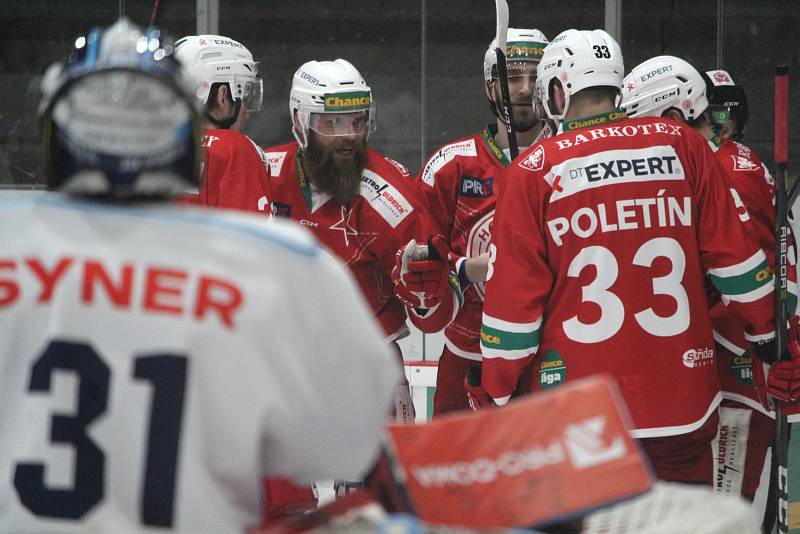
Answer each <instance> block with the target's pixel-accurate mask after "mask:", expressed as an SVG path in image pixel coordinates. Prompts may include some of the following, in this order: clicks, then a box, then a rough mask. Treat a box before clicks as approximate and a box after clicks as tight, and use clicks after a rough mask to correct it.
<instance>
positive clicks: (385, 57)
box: [0, 0, 800, 187]
mask: <svg viewBox="0 0 800 534" xmlns="http://www.w3.org/2000/svg"><path fill="white" fill-rule="evenodd" d="M121 6H122V7H123V9H124V11H125V13H126V14H127V15H128V16H129V17H130V18H131V19H132V20H133V21H134V22H136V23H138V24H140V25H145V24H147V22H148V21H149V19H150V12H151V10H152V1H151V0H147V1H142V0H138V1H131V0H128V1H120V0H83V1H72V0H70V1H67V0H61V1H59V0H50V1H46V0H3V1H2V2H0V32H1V33H0V185H5V186H9V185H11V186H15V187H31V186H34V187H35V186H36V185H37V184H41V182H42V180H41V178H40V175H41V171H40V167H39V157H38V138H37V136H38V133H37V125H36V106H37V103H38V99H39V92H38V86H39V82H40V79H41V74H42V73H43V72H44V69H45V68H46V67H47V66H48V65H49V64H50V63H52V62H53V61H57V60H61V59H63V58H64V57H65V55H66V53H67V52H68V51H69V48H70V46H71V43H72V42H73V41H74V39H75V38H76V37H77V36H78V35H79V34H81V33H83V32H85V31H86V30H88V29H89V28H91V27H92V26H94V25H108V24H110V23H112V22H113V21H114V20H115V19H116V17H117V15H118V13H119V10H120V7H121ZM509 7H510V12H511V26H512V27H536V28H539V29H541V30H542V31H544V32H545V34H546V35H547V36H548V37H549V38H551V39H552V38H553V37H555V36H556V35H557V34H558V33H559V32H561V31H562V30H564V29H567V28H579V29H593V28H602V27H603V26H604V4H603V2H602V1H599V0H594V1H590V0H583V1H580V0H573V1H565V0H561V1H554V0H537V1H531V0H524V1H523V0H509ZM195 11H196V6H195V0H161V2H160V12H159V25H160V26H161V27H162V28H163V29H165V30H167V31H169V32H170V33H172V34H173V35H174V36H176V37H180V36H183V35H187V34H194V33H196V22H195ZM717 12H718V2H717V1H716V0H695V1H687V0H673V1H669V0H655V1H649V2H642V1H633V0H625V1H624V2H623V4H622V13H623V15H622V39H621V43H620V44H621V46H622V51H623V55H624V57H625V65H626V71H629V70H630V69H632V68H633V67H634V66H636V65H637V64H638V63H640V62H642V61H644V60H646V59H648V58H650V57H652V56H655V55H660V54H670V55H676V56H679V57H682V58H684V59H686V60H687V61H689V62H690V63H692V64H693V65H694V66H695V67H697V68H698V69H699V70H707V69H710V68H714V67H716V58H717V22H718V20H717V19H718V17H717ZM799 15H800V3H798V2H791V1H789V0H772V1H759V2H752V1H750V2H748V1H746V0H736V1H734V0H725V1H724V3H723V16H722V18H721V21H722V30H723V31H722V41H721V43H722V55H723V62H722V66H723V68H726V69H727V70H729V71H730V72H731V74H732V75H733V77H734V79H735V80H736V81H737V82H738V83H742V84H743V85H744V86H745V88H746V90H747V94H748V100H749V104H750V121H749V123H748V126H747V132H746V135H745V139H744V142H745V143H746V144H748V145H750V146H751V147H753V148H754V149H755V150H756V151H757V152H759V154H761V157H762V159H764V160H765V161H766V162H770V161H771V160H772V123H773V119H772V102H773V100H772V99H773V94H772V93H773V87H772V86H773V83H772V76H773V73H774V66H775V65H776V64H777V63H788V64H789V66H790V69H791V74H792V75H791V82H790V83H791V88H792V89H791V93H792V105H791V111H792V113H794V114H795V115H793V118H795V119H796V118H800V117H797V115H796V113H797V109H798V107H797V105H798V103H800V100H798V99H799V98H800V83H799V82H800V78H799V77H798V74H800V65H798V39H800V38H799V37H798V32H797V31H796V28H797V26H798V19H799V18H800V16H799ZM494 17H495V14H494V2H493V1H492V0H450V1H448V0H406V1H402V2H397V1H395V0H392V1H390V0H370V1H363V0H361V1H355V0H324V1H323V0H297V1H285V0H284V1H280V2H278V1H274V0H270V1H260V2H258V1H252V0H250V1H244V0H220V25H219V26H220V27H219V33H221V34H222V35H226V36H229V37H232V38H234V39H236V40H239V41H241V42H242V43H244V44H245V46H247V47H248V48H249V49H250V50H251V52H253V55H254V56H255V57H256V59H257V60H259V61H261V65H262V73H263V76H264V84H265V87H264V89H265V95H264V107H263V109H262V111H261V112H260V113H258V114H255V115H253V116H252V117H251V119H250V122H249V124H248V126H247V129H246V133H248V134H249V135H250V136H251V137H252V138H253V139H254V140H255V141H256V142H257V143H259V144H262V145H264V146H270V145H274V144H278V143H282V142H286V141H288V140H290V139H291V134H290V133H289V120H288V95H289V88H290V85H291V77H292V75H293V73H294V71H295V70H296V69H297V67H298V66H300V65H301V64H302V63H304V62H305V61H308V60H311V59H320V60H322V59H335V58H337V57H342V58H345V59H348V60H350V61H351V62H352V63H353V64H354V65H355V66H356V67H357V68H358V69H359V70H360V71H361V73H362V75H363V76H364V77H365V78H366V80H367V83H368V84H369V85H370V86H371V87H372V89H373V93H374V97H375V101H376V103H377V119H378V130H377V132H376V133H375V134H374V135H373V137H371V140H370V142H371V145H372V146H373V147H374V148H377V149H378V150H381V151H383V152H385V153H386V154H388V155H390V156H392V157H393V158H395V159H397V160H399V161H401V162H403V163H405V164H406V165H407V166H408V167H409V168H410V169H411V170H412V171H413V172H416V171H418V170H419V168H420V166H421V164H422V161H423V159H424V158H425V157H426V156H427V155H428V154H429V153H431V152H432V151H434V150H435V149H436V148H438V147H439V146H441V145H442V144H444V143H446V142H449V141H451V140H453V139H455V138H457V137H461V136H464V135H467V134H470V133H472V132H474V131H477V130H479V129H480V128H482V127H483V125H484V124H485V123H487V122H489V121H490V120H491V118H492V117H491V114H490V111H489V108H488V106H487V104H486V99H485V97H484V94H483V77H482V76H483V75H482V65H483V54H484V51H485V50H486V48H487V46H488V44H489V42H490V40H491V39H492V37H493V36H494V32H495V29H494V27H495V20H494ZM797 122H798V121H797V120H791V119H790V125H791V131H790V137H791V139H792V140H793V141H794V142H793V143H792V144H791V152H790V156H791V158H792V159H793V160H794V161H798V157H800V151H799V150H798V148H797V141H798V140H800V127H798V125H797ZM792 174H796V173H794V172H793V173H792Z"/></svg>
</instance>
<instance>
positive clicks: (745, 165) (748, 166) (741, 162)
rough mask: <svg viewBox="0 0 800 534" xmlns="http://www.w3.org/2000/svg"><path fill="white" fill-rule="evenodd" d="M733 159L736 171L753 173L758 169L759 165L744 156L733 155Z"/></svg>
mask: <svg viewBox="0 0 800 534" xmlns="http://www.w3.org/2000/svg"><path fill="white" fill-rule="evenodd" d="M731 159H732V160H733V170H734V171H752V170H755V169H757V168H758V165H756V164H755V163H753V162H752V161H750V160H749V159H747V158H743V157H742V156H734V155H731Z"/></svg>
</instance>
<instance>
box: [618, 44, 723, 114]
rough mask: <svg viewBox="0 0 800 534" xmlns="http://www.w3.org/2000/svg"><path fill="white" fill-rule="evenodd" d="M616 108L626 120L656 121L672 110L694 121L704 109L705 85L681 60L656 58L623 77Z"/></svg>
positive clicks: (697, 74) (695, 71)
mask: <svg viewBox="0 0 800 534" xmlns="http://www.w3.org/2000/svg"><path fill="white" fill-rule="evenodd" d="M620 105H621V107H622V109H623V110H624V111H625V113H626V114H627V115H628V116H629V117H647V116H656V117H660V116H661V115H663V114H664V112H665V111H666V110H668V109H669V108H675V109H677V110H679V111H680V112H681V113H682V114H683V117H684V119H686V120H687V121H690V120H694V119H696V118H698V117H700V116H701V115H702V114H703V112H704V111H705V110H706V108H708V97H707V96H706V81H705V79H703V76H702V75H701V74H700V73H699V72H697V69H695V68H694V67H692V66H691V65H690V64H689V63H688V62H686V61H684V60H682V59H681V58H677V57H675V56H656V57H654V58H651V59H648V60H647V61H645V62H644V63H641V64H639V65H637V66H636V67H635V68H634V69H633V70H632V71H631V72H630V73H629V74H628V75H627V76H626V77H625V80H624V81H623V88H622V101H621V104H620Z"/></svg>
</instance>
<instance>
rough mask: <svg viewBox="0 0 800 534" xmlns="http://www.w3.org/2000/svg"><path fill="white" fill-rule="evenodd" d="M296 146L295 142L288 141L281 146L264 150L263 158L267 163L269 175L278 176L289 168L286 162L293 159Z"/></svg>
mask: <svg viewBox="0 0 800 534" xmlns="http://www.w3.org/2000/svg"><path fill="white" fill-rule="evenodd" d="M298 146H299V145H298V144H297V141H290V142H289V143H284V144H282V145H275V146H271V147H266V148H264V156H265V157H266V158H267V161H268V162H269V172H270V175H272V176H280V175H281V172H283V171H284V170H285V169H287V168H288V167H289V166H290V165H288V164H287V161H291V160H292V159H294V157H295V155H296V154H297V149H298Z"/></svg>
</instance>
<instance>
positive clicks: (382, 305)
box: [265, 141, 429, 340]
mask: <svg viewBox="0 0 800 534" xmlns="http://www.w3.org/2000/svg"><path fill="white" fill-rule="evenodd" d="M298 146H299V145H298V144H297V142H295V141H293V142H291V143H287V144H284V145H280V146H275V147H271V148H267V149H265V152H266V155H267V158H268V161H269V164H270V169H271V177H270V182H269V198H270V202H271V205H272V213H273V215H275V216H276V217H287V218H290V219H294V220H296V221H298V222H299V223H300V224H302V225H304V226H306V227H307V228H309V229H310V230H311V232H312V233H313V234H314V235H315V236H316V237H317V239H319V240H320V241H321V242H322V243H323V244H324V245H326V246H327V247H328V248H329V249H330V250H331V251H332V252H333V253H334V254H336V255H337V256H338V257H339V258H340V259H341V260H342V261H343V262H344V263H345V264H347V266H348V267H349V268H350V271H352V273H353V275H354V276H355V278H356V281H357V282H358V285H359V286H360V287H361V292H362V293H363V295H364V297H365V298H366V299H367V302H368V303H369V305H370V307H371V308H372V311H373V312H374V313H375V316H376V317H377V318H378V321H379V322H380V324H381V327H382V328H383V331H384V333H385V335H386V336H387V338H388V339H390V340H393V339H397V338H399V337H402V336H403V335H405V334H406V333H407V328H406V325H405V321H406V313H405V309H404V306H403V304H402V303H401V302H400V300H399V299H398V298H397V297H396V296H395V294H394V286H393V285H392V280H391V272H392V268H393V267H394V262H395V254H396V253H397V250H398V249H399V248H401V247H403V246H405V245H406V244H407V243H408V242H409V241H410V240H411V239H416V240H417V242H421V243H425V242H426V241H427V239H428V235H429V234H428V230H429V228H428V226H427V223H425V222H424V220H425V219H424V218H423V217H424V216H423V210H422V209H421V208H420V204H419V201H418V200H417V197H416V192H415V190H414V182H413V181H412V179H411V176H410V175H409V173H408V171H407V170H406V169H405V167H403V166H402V165H400V164H399V163H397V162H396V161H394V160H392V159H390V158H388V157H386V156H384V155H382V154H380V153H379V152H377V151H375V150H372V149H367V161H366V165H365V167H364V172H363V175H362V177H361V189H360V194H359V195H358V196H357V197H356V198H355V199H354V200H353V201H352V202H351V203H350V205H343V204H339V203H337V202H334V201H332V200H330V198H329V197H328V195H326V194H324V193H321V192H319V191H316V190H315V188H314V187H313V186H312V184H311V183H310V182H308V181H307V180H306V179H305V176H304V175H302V173H304V171H303V170H302V165H298V164H299V158H298Z"/></svg>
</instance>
